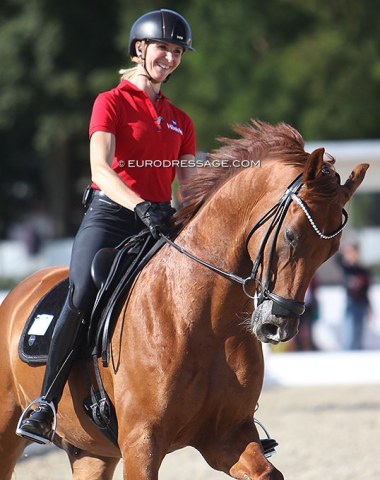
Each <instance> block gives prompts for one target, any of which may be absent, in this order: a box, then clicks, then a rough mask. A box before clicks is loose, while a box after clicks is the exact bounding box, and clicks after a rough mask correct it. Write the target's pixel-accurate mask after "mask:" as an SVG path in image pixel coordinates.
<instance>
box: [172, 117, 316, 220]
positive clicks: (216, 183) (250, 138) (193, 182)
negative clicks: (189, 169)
mask: <svg viewBox="0 0 380 480" xmlns="http://www.w3.org/2000/svg"><path fill="white" fill-rule="evenodd" d="M234 131H235V132H236V133H237V134H238V135H239V137H238V138H226V137H221V138H219V139H218V140H219V141H220V142H222V143H223V145H222V146H221V147H220V148H218V149H216V150H214V151H213V152H211V153H210V155H209V156H208V164H211V165H213V164H215V163H217V164H218V165H221V166H216V167H212V166H209V167H205V168H200V169H199V170H198V172H197V174H196V175H195V176H194V177H192V178H190V180H189V183H188V184H187V185H186V188H185V191H186V193H185V195H184V198H183V204H184V207H183V208H182V209H181V210H180V211H179V212H178V213H177V214H176V216H175V223H176V225H177V226H185V225H186V224H187V223H188V222H189V221H190V220H191V218H192V217H193V216H194V215H195V213H196V212H197V211H198V210H199V208H200V207H201V206H202V205H203V204H204V203H205V202H206V201H207V200H208V199H209V198H211V197H212V196H213V195H214V194H215V192H216V191H217V190H219V188H220V187H221V186H222V185H223V184H224V183H225V182H226V181H228V180H229V179H230V178H231V177H234V176H235V175H237V174H238V173H239V172H240V171H241V170H242V169H246V168H255V167H254V166H252V167H247V166H246V163H245V164H244V165H241V166H237V164H238V163H239V162H242V161H243V160H245V161H247V160H248V161H263V160H264V159H265V158H267V157H270V158H271V159H273V160H275V161H278V162H279V163H281V164H284V163H285V164H288V165H292V166H303V165H304V164H305V162H306V160H307V157H308V154H307V153H306V152H305V149H304V146H305V142H304V140H303V138H302V136H301V134H300V133H299V132H298V131H297V130H296V129H295V128H293V127H291V126H290V125H288V124H286V123H279V124H278V125H271V124H269V123H266V122H262V121H258V120H251V123H250V124H247V125H238V126H236V127H235V128H234Z"/></svg>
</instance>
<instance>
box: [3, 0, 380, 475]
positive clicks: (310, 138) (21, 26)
mask: <svg viewBox="0 0 380 480" xmlns="http://www.w3.org/2000/svg"><path fill="white" fill-rule="evenodd" d="M157 8H172V9H174V10H177V11H178V12H180V13H181V14H183V15H184V16H185V17H186V19H187V20H188V21H189V23H190V25H191V27H192V30H193V45H194V47H195V49H196V53H194V54H186V55H185V56H184V58H183V61H182V64H181V67H180V68H179V69H178V70H177V71H176V72H175V74H174V75H173V78H172V79H171V80H170V81H169V82H168V83H167V84H166V85H165V86H164V92H165V94H166V95H167V96H168V97H170V98H171V99H172V101H173V102H174V103H175V104H176V105H178V106H179V107H180V108H183V109H184V110H185V111H186V112H187V113H188V114H189V115H190V116H191V117H192V118H193V120H194V123H195V128H196V132H197V145H198V150H199V152H200V156H201V155H203V153H202V152H209V151H211V150H212V149H214V148H216V147H217V145H218V141H217V137H219V136H225V135H228V136H232V135H234V133H233V125H234V124H237V123H244V122H248V121H249V120H250V119H251V118H255V119H260V120H264V121H267V122H271V123H277V122H282V121H284V122H287V123H290V124H291V125H293V126H294V127H295V128H296V129H298V130H299V131H300V132H301V133H302V135H303V136H304V138H305V141H306V144H307V150H308V151H311V150H312V149H313V148H316V147H320V146H322V147H325V148H326V150H327V151H328V152H330V153H331V154H332V155H334V156H335V158H336V168H337V170H338V172H339V173H340V174H341V176H342V180H343V181H345V180H346V178H347V177H348V175H349V173H350V172H351V170H352V168H353V166H355V165H356V164H358V163H361V162H368V163H370V165H371V166H370V170H369V172H368V174H367V178H366V179H365V181H364V182H363V184H362V186H361V187H360V189H359V191H358V193H356V195H355V197H354V198H353V199H352V201H351V202H350V204H349V205H348V212H349V215H350V220H349V225H348V227H347V228H346V229H345V231H344V235H343V239H342V250H341V251H340V252H339V254H338V255H336V256H334V258H332V259H331V260H329V261H328V262H327V263H326V264H325V265H323V266H322V268H321V269H320V270H319V271H318V272H317V275H316V277H315V279H314V280H313V283H312V285H311V287H310V289H309V291H308V295H307V299H306V300H307V307H308V309H307V313H306V315H305V317H304V319H303V321H302V327H301V331H300V333H299V335H298V336H297V339H295V340H294V341H292V342H289V343H287V344H284V345H282V346H281V347H277V348H276V349H270V348H265V354H266V357H267V371H266V381H265V387H266V388H265V389H264V392H263V395H264V398H263V407H262V410H260V411H259V415H258V416H259V418H260V412H262V415H263V418H264V421H267V422H269V425H266V426H267V427H268V428H269V429H270V430H274V432H273V434H274V437H275V438H277V439H278V440H279V441H280V444H281V445H282V446H281V447H280V450H279V452H280V453H279V456H278V457H277V458H278V460H276V461H277V462H278V464H279V465H280V466H282V468H283V470H284V473H287V474H289V475H286V478H292V479H293V480H297V479H300V480H301V479H302V480H307V479H313V480H316V479H320V478H322V476H323V478H325V479H326V480H328V479H331V480H337V479H339V480H345V479H347V480H351V479H352V478H354V477H355V478H361V479H368V480H373V479H374V478H379V475H380V472H379V470H378V469H377V470H376V471H375V469H376V468H377V467H375V466H374V465H376V462H373V461H371V459H373V458H376V457H373V455H372V453H371V452H372V450H373V445H378V444H379V441H380V438H379V431H380V428H379V424H378V422H379V419H380V415H379V413H380V404H379V402H378V398H379V395H378V393H379V389H378V386H379V384H380V373H379V368H378V364H379V360H380V285H379V279H380V248H379V244H380V208H379V205H380V134H379V125H380V108H379V104H380V55H379V52H380V0H367V1H366V2H358V1H357V0H334V1H331V2H320V1H319V0H271V1H267V2H264V1H262V0H238V1H235V2H231V1H230V0H218V1H216V0H207V1H205V0H191V1H189V0H186V1H184V0H176V1H174V0H167V1H165V2H162V1H154V0H139V1H135V0H134V1H132V0H123V1H122V0H107V1H103V0H92V1H91V2H89V1H85V0H65V1H64V2H57V1H55V0H2V2H1V4H0V68H1V74H0V165H1V170H0V172H1V174H0V291H1V292H2V296H4V295H5V294H6V292H7V291H8V290H9V289H10V288H12V287H13V286H14V285H15V284H16V283H17V282H18V281H19V280H20V279H22V278H24V277H25V276H27V275H28V274H30V273H32V272H34V271H35V270H37V269H39V268H42V267H44V266H48V265H62V264H64V265H67V264H68V262H69V258H70V249H71V244H72V239H73V236H74V235H75V232H76V230H77V228H78V226H79V222H80V220H81V218H82V214H83V210H82V206H81V196H82V193H83V190H84V188H85V186H86V185H87V184H88V183H89V179H90V171H89V156H88V122H89V118H90V114H91V109H92V104H93V102H94V100H95V97H96V96H97V94H98V93H99V92H101V91H105V90H108V89H110V88H112V87H114V86H115V85H116V84H117V83H118V81H119V75H118V70H119V69H120V68H122V67H126V66H128V65H129V59H128V55H127V44H128V34H129V30H130V27H131V25H132V23H133V22H134V20H135V19H136V18H137V17H139V16H140V15H142V14H144V13H146V12H147V11H149V10H153V9H157ZM345 246H347V247H348V248H354V249H355V250H356V260H355V261H354V262H353V263H352V256H351V260H347V259H345V255H346V253H347V252H346V253H345V252H344V247H345ZM350 262H351V263H350ZM356 300H358V302H359V307H360V306H361V307H362V308H359V307H358V305H357V304H356V303H355V301H356ZM355 309H356V310H355ZM358 309H359V316H360V320H359V321H358V322H356V321H355V320H353V321H351V322H350V324H348V323H347V322H348V318H351V320H352V318H354V317H353V316H352V315H353V312H356V313H357V312H358ZM358 318H359V317H358ZM355 322H356V323H355ZM358 329H359V330H358ZM347 337H350V338H347ZM355 338H356V339H358V338H359V340H360V341H359V342H353V339H355ZM296 352H297V353H296ZM359 385H360V388H357V387H358V386H359ZM326 386H327V387H326ZM332 386H334V388H332ZM305 387H308V388H307V389H305ZM320 387H321V388H322V390H321V389H320ZM279 388H280V390H278V389H279ZM299 388H301V390H299ZM302 389H303V390H302ZM375 391H376V393H375ZM376 399H377V400H376ZM302 415H308V417H307V419H305V418H304V417H303V416H302ZM352 418H355V419H356V423H355V422H354V423H352ZM376 418H377V425H376ZM313 421H314V422H315V424H313V426H312V428H311V430H310V428H308V427H307V425H310V422H313ZM333 421H335V423H331V422H333ZM322 426H323V428H324V429H322V430H320V427H322ZM352 428H353V429H354V430H350V429H352ZM302 429H303V430H302ZM310 431H312V432H313V435H312V436H310ZM353 431H355V434H353V433H352V432H353ZM358 432H361V436H360V435H359V436H358ZM376 432H377V433H376ZM338 433H339V438H337V435H338ZM311 437H312V438H311ZM300 442H301V443H302V449H299V448H298V446H299V444H300ZM358 446H359V447H358ZM281 448H282V450H281ZM358 448H359V452H360V454H358V455H357V456H356V458H355V463H353V461H354V456H353V455H352V452H353V451H354V450H355V451H356V452H358ZM360 448H361V450H360ZM37 450H38V449H37ZM38 451H39V452H40V450H38ZM281 451H282V453H281ZM45 452H46V450H45ZM29 456H30V454H28V453H26V454H25V456H24V457H23V459H22V461H21V462H20V464H19V467H18V469H19V470H18V471H19V474H18V476H17V478H28V479H29V480H30V479H32V478H33V479H34V478H36V479H37V478H38V479H39V478H42V477H41V476H40V474H41V470H40V469H41V467H42V466H43V465H44V464H45V463H46V462H41V459H39V457H36V458H35V460H34V461H35V464H36V470H35V471H36V474H35V477H34V476H31V475H32V468H31V467H30V465H32V464H31V463H29V458H28V457H29ZM175 458H176V457H175ZM191 458H192V457H191ZM276 461H275V462H274V463H275V464H276ZM56 462H57V460H56V459H55V460H54V463H53V465H54V466H56V465H57V463H56ZM173 462H174V460H173ZM299 462H301V465H303V466H305V469H302V468H301V469H300V468H299V465H300V463H299ZM179 463H180V464H181V460H180V461H179ZM190 463H191V464H192V460H191V461H190ZM194 465H195V463H194ZM331 465H334V466H335V467H334V468H337V467H336V466H339V468H341V469H343V471H341V472H340V474H337V473H336V471H334V469H333V470H331V469H330V467H331ZM67 467H68V464H65V468H67ZM22 468H24V469H25V470H22ZM49 468H50V467H49ZM194 468H195V467H194ZM204 468H205V469H207V470H204V471H203V470H202V471H201V473H199V472H198V473H195V471H192V473H188V476H185V473H184V472H185V470H186V469H185V468H182V469H181V473H180V474H178V475H179V476H181V478H191V479H192V480H194V479H196V478H206V476H207V478H222V477H223V478H224V477H225V476H224V475H222V474H217V473H215V472H214V476H213V477H211V476H210V474H211V472H210V469H209V468H208V467H207V466H206V467H204ZM344 469H345V470H344ZM33 471H34V470H33ZM53 471H54V468H53V469H52V468H50V469H49V473H48V474H47V476H43V478H55V477H53ZM186 471H187V470H186ZM22 472H25V473H22ZM57 472H59V473H57V475H58V476H57V478H60V479H62V478H66V477H64V476H63V474H62V473H61V470H57ZM189 472H191V470H189ZM16 473H17V469H16ZM163 475H164V476H163V477H162V478H168V479H169V478H179V476H178V475H177V474H175V473H174V466H173V465H171V466H170V468H167V470H166V473H164V474H163ZM67 478H69V475H68V476H67ZM160 478H161V477H160Z"/></svg>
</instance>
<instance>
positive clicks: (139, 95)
mask: <svg viewBox="0 0 380 480" xmlns="http://www.w3.org/2000/svg"><path fill="white" fill-rule="evenodd" d="M97 131H101V132H110V133H112V134H114V135H115V138H116V148H115V156H114V159H113V162H112V168H113V170H114V171H115V172H117V174H118V175H119V176H120V177H121V179H122V180H123V181H124V182H125V183H126V184H127V185H128V187H129V188H131V189H132V190H133V191H134V192H136V193H137V194H138V195H140V196H141V198H143V199H144V200H149V201H152V202H166V201H169V200H170V199H171V184H172V181H173V179H174V177H175V165H173V164H172V162H170V160H178V159H179V158H180V157H181V156H182V155H185V154H190V155H195V148H196V147H195V133H194V126H193V122H192V120H191V119H190V117H189V116H188V115H186V113H185V112H183V111H182V110H180V109H179V108H177V107H176V106H174V105H173V104H171V103H170V102H169V101H168V99H167V98H166V97H165V96H164V95H162V94H161V96H160V98H159V99H158V100H157V104H156V106H154V105H153V104H152V102H151V101H150V99H149V97H148V96H147V95H146V93H145V92H144V91H143V90H140V89H139V88H138V87H136V86H135V85H133V84H132V83H131V82H129V81H128V80H121V82H120V84H119V85H118V86H117V87H116V88H114V89H112V90H109V91H108V92H104V93H101V94H100V95H99V96H98V97H97V98H96V100H95V103H94V107H93V111H92V116H91V120H90V128H89V133H90V138H91V135H92V134H93V133H94V132H97ZM163 160H166V162H163ZM160 161H161V162H160ZM94 187H95V188H97V187H96V185H94Z"/></svg>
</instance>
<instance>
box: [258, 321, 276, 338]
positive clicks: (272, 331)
mask: <svg viewBox="0 0 380 480" xmlns="http://www.w3.org/2000/svg"><path fill="white" fill-rule="evenodd" d="M262 333H263V334H264V335H267V336H268V337H274V336H275V335H277V333H278V326H277V325H274V324H273V323H264V325H263V326H262Z"/></svg>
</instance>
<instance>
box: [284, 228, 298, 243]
mask: <svg viewBox="0 0 380 480" xmlns="http://www.w3.org/2000/svg"><path fill="white" fill-rule="evenodd" d="M284 235H285V239H286V241H287V242H288V243H289V245H290V246H292V247H295V246H296V245H297V243H298V238H297V235H296V234H295V232H294V230H293V229H292V228H289V227H288V228H286V229H285V234H284Z"/></svg>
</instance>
